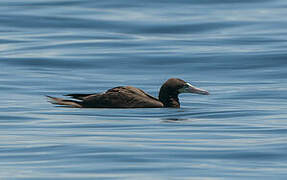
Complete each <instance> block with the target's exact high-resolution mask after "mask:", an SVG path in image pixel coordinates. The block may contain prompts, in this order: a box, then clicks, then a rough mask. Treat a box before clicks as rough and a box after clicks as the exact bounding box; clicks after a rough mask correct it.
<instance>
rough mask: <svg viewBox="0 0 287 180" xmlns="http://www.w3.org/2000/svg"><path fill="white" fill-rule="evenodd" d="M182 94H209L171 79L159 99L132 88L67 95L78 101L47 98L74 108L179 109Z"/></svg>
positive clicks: (162, 88) (120, 87) (161, 89)
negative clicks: (179, 96) (179, 97)
mask: <svg viewBox="0 0 287 180" xmlns="http://www.w3.org/2000/svg"><path fill="white" fill-rule="evenodd" d="M180 93H195V94H203V95H208V94H209V93H208V91H206V90H203V89H199V88H197V87H195V86H193V85H191V84H190V83H187V82H185V81H183V80H181V79H178V78H171V79H168V80H167V81H166V82H165V83H164V84H163V85H162V86H161V88H160V91H159V98H158V99H157V98H155V97H153V96H151V95H149V94H147V93H146V92H144V91H143V90H141V89H138V88H135V87H132V86H119V87H114V88H112V89H109V90H107V91H106V92H104V93H96V94H67V95H65V96H69V97H71V98H74V99H77V100H66V99H62V98H56V97H51V96H47V97H48V98H49V99H50V102H51V103H53V104H57V105H65V106H69V107H74V108H163V107H173V108H179V107H180V103H179V99H178V95H179V94H180Z"/></svg>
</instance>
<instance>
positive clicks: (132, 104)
mask: <svg viewBox="0 0 287 180" xmlns="http://www.w3.org/2000/svg"><path fill="white" fill-rule="evenodd" d="M82 100H83V101H82V106H83V107H87V108H160V107H163V104H162V103H161V102H160V101H159V100H158V99H156V98H154V97H153V96H151V95H149V94H147V93H145V92H144V91H142V90H141V89H138V88H135V87H132V86H125V87H123V86H119V87H115V88H112V89H109V90H108V91H106V92H105V93H102V94H92V95H88V96H86V97H83V98H82Z"/></svg>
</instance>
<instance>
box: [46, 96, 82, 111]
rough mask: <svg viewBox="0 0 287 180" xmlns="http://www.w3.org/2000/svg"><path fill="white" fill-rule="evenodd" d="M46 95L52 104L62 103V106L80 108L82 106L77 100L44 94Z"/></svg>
mask: <svg viewBox="0 0 287 180" xmlns="http://www.w3.org/2000/svg"><path fill="white" fill-rule="evenodd" d="M46 97H48V98H49V100H48V101H49V102H50V103H52V104H58V105H64V106H68V107H73V108H81V107H82V103H81V102H79V101H73V100H65V99H62V98H56V97H52V96H46Z"/></svg>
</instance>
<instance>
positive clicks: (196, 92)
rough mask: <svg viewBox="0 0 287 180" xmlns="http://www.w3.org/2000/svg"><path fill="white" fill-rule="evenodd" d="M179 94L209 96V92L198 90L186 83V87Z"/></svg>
mask: <svg viewBox="0 0 287 180" xmlns="http://www.w3.org/2000/svg"><path fill="white" fill-rule="evenodd" d="M179 92H181V93H195V94H203V95H209V92H208V91H206V90H204V89H200V88H197V87H195V86H193V85H191V84H189V83H186V85H185V86H184V87H183V88H181V89H180V90H179Z"/></svg>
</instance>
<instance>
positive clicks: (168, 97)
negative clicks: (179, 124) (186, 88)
mask: <svg viewBox="0 0 287 180" xmlns="http://www.w3.org/2000/svg"><path fill="white" fill-rule="evenodd" d="M159 100H160V101H161V102H162V103H163V105H164V107H174V108H179V107H180V103H179V100H178V93H170V92H169V91H168V90H167V89H165V88H163V87H162V88H161V89H160V91H159Z"/></svg>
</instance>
